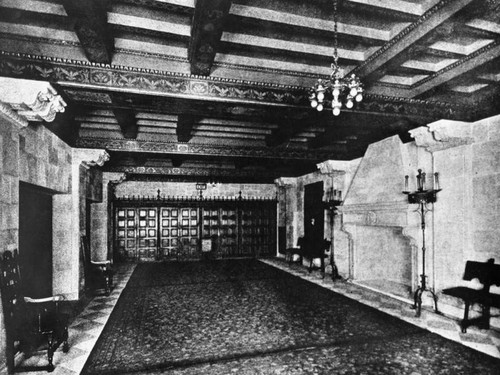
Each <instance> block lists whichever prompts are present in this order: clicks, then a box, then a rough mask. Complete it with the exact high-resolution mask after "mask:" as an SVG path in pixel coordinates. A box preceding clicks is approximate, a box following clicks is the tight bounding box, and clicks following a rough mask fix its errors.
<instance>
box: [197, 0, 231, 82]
mask: <svg viewBox="0 0 500 375" xmlns="http://www.w3.org/2000/svg"><path fill="white" fill-rule="evenodd" d="M230 7H231V0H198V1H196V6H195V9H194V16H193V26H192V27H191V40H190V41H189V49H188V57H189V62H190V63H191V74H195V75H203V76H208V75H210V71H211V69H212V64H213V62H214V58H215V54H216V53H217V48H218V45H219V42H220V39H221V35H222V29H223V26H224V23H225V21H226V19H227V16H228V14H229V8H230Z"/></svg>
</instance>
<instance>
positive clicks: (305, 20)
mask: <svg viewBox="0 0 500 375" xmlns="http://www.w3.org/2000/svg"><path fill="white" fill-rule="evenodd" d="M0 8H1V9H0V50H1V52H0V75H2V76H8V77H18V78H27V79H35V80H45V81H49V82H51V83H52V84H53V86H54V87H55V88H56V89H57V90H58V92H59V93H60V94H61V95H62V96H63V98H64V99H65V101H66V102H67V103H68V108H67V111H66V112H65V113H64V114H63V115H58V117H57V119H56V121H55V122H54V123H48V124H45V125H46V126H47V127H49V128H50V129H51V130H53V131H54V132H55V133H56V134H58V135H59V136H61V137H62V138H63V139H64V140H66V141H67V142H68V143H70V144H71V145H74V146H77V147H92V148H105V149H106V150H108V152H109V153H110V155H111V160H110V161H109V162H108V163H106V164H105V169H107V170H108V171H117V172H127V173H129V176H130V178H137V179H166V180H184V181H186V180H193V181H202V180H204V179H208V180H214V179H216V180H220V181H248V182H250V181H254V182H271V181H272V180H273V179H275V178H278V177H289V176H299V175H302V174H305V173H308V172H312V171H314V170H316V163H318V162H321V161H324V160H327V159H338V160H350V159H353V158H357V157H361V156H363V154H364V152H365V150H366V147H367V146H368V145H369V144H370V143H372V142H374V141H377V140H380V139H383V138H386V137H388V136H391V135H394V134H399V135H400V136H401V137H402V139H403V141H408V140H409V138H408V130H410V129H413V128H415V127H418V126H422V125H425V124H428V123H430V122H433V121H435V120H438V119H442V118H447V119H454V120H461V121H474V120H477V119H480V118H484V117H488V116H491V115H494V114H497V113H500V104H499V103H500V85H499V82H500V0H441V1H440V0H401V1H398V0H384V1H380V0H339V2H338V32H339V34H338V43H339V57H340V60H339V62H340V64H341V65H342V66H343V67H344V69H345V71H346V72H351V71H352V72H354V73H356V74H357V75H358V76H360V78H361V80H362V82H363V83H364V84H365V89H366V95H365V99H364V100H363V102H361V103H357V104H356V105H355V107H354V108H353V109H352V110H346V109H345V108H344V109H343V111H342V113H341V115H340V116H338V117H334V116H333V115H332V114H331V112H330V111H324V112H322V113H318V112H317V111H315V110H314V109H312V108H311V107H310V106H309V101H308V99H307V97H308V90H309V88H310V87H311V86H312V85H313V84H314V82H315V81H316V79H317V78H320V77H321V78H327V77H328V75H329V73H330V64H331V62H332V54H333V41H334V33H333V30H334V23H333V10H334V6H333V0H308V1H298V0H234V1H230V0H198V1H196V0H109V1H104V0H22V1H18V0H0Z"/></svg>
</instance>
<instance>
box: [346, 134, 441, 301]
mask: <svg viewBox="0 0 500 375" xmlns="http://www.w3.org/2000/svg"><path fill="white" fill-rule="evenodd" d="M420 152H421V151H420V150H418V149H417V147H416V146H415V145H414V144H413V143H412V144H403V143H402V142H401V140H400V139H399V137H398V136H394V137H391V138H387V139H384V140H382V141H380V142H378V143H374V144H372V145H370V147H369V148H368V150H367V152H366V154H365V156H364V157H363V159H362V160H361V163H360V165H359V168H358V170H357V171H356V174H355V175H354V177H353V179H352V182H351V184H350V187H349V190H348V192H347V195H346V198H345V200H344V204H343V205H342V206H341V207H340V212H341V213H342V220H343V225H342V231H343V232H344V233H346V234H347V236H348V237H349V246H348V249H347V250H346V251H347V252H348V254H347V256H348V258H349V275H348V276H349V278H350V279H351V280H352V281H353V282H355V283H358V284H361V285H364V286H367V287H369V288H372V289H375V290H377V291H380V292H383V293H389V294H392V295H396V296H399V297H402V298H411V297H412V292H413V291H414V290H415V289H416V288H417V286H418V274H419V273H420V272H419V271H420V270H419V266H418V265H419V264H420V262H421V260H420V256H421V254H420V246H421V245H420V242H421V241H420V238H419V237H421V232H420V217H419V215H418V214H417V213H416V212H415V209H416V207H413V206H412V205H409V204H408V202H407V198H406V196H405V195H404V194H402V190H403V183H404V176H405V175H406V174H409V175H412V173H413V172H414V171H416V170H417V165H416V164H415V163H417V162H418V163H419V168H426V167H427V170H429V171H430V169H431V168H430V167H431V165H426V161H430V158H429V156H430V154H428V153H427V155H425V154H423V153H422V154H421V155H419V153H420ZM427 159H429V160H427ZM431 216H432V215H431V214H429V216H426V219H428V220H429V221H432V217H431ZM427 237H428V238H426V240H427V241H428V243H429V244H432V238H431V237H432V233H430V234H428V236H427ZM428 250H429V251H430V252H431V256H429V258H428V259H429V260H427V262H426V263H427V267H428V270H430V269H429V266H430V264H431V263H432V246H429V249H428ZM428 255H429V252H428ZM429 274H431V276H430V277H429V282H431V280H432V273H431V272H429ZM431 285H432V283H431Z"/></svg>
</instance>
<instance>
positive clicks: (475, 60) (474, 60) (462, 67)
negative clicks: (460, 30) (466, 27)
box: [411, 38, 500, 97]
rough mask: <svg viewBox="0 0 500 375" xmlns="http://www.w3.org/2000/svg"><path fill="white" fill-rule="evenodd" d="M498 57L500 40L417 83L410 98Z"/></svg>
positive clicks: (499, 55) (499, 54)
mask: <svg viewBox="0 0 500 375" xmlns="http://www.w3.org/2000/svg"><path fill="white" fill-rule="evenodd" d="M498 57H500V38H498V39H497V40H495V41H494V42H492V43H490V44H489V45H487V46H485V47H483V48H481V49H479V50H477V51H476V52H474V53H472V54H470V55H469V56H466V57H464V58H462V59H461V60H459V61H457V62H455V63H453V64H451V65H449V66H447V67H446V68H444V69H442V70H441V71H439V72H437V73H435V74H433V75H431V76H429V77H428V78H425V79H423V80H422V81H420V82H418V84H417V85H416V87H413V88H412V90H411V92H412V97H416V96H418V95H421V94H423V93H425V92H426V91H429V90H432V89H434V88H435V87H437V86H439V85H442V84H444V83H446V82H448V81H450V80H452V79H456V77H457V76H461V75H463V74H466V73H468V72H470V71H472V70H474V69H477V68H478V67H479V66H481V65H483V64H486V63H488V62H490V61H493V60H495V59H497V58H498Z"/></svg>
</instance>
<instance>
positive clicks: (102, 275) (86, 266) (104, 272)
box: [80, 236, 114, 296]
mask: <svg viewBox="0 0 500 375" xmlns="http://www.w3.org/2000/svg"><path fill="white" fill-rule="evenodd" d="M80 242H81V243H80V248H81V251H82V255H83V273H84V278H85V289H86V291H87V292H90V293H96V292H98V291H104V293H105V294H106V295H107V296H109V294H110V293H111V289H112V288H113V275H114V271H113V267H112V265H111V261H110V260H105V261H99V262H97V261H93V260H92V258H91V255H90V245H89V242H88V239H87V236H81V239H80Z"/></svg>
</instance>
